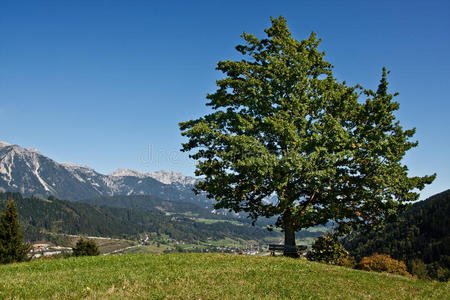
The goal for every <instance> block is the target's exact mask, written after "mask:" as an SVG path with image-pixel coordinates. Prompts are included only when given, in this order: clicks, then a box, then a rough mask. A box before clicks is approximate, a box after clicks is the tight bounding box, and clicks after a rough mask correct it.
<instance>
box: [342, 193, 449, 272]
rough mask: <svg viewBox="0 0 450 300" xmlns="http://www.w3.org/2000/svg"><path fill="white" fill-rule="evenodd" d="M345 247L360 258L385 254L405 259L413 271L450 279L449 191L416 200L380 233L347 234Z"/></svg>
mask: <svg viewBox="0 0 450 300" xmlns="http://www.w3.org/2000/svg"><path fill="white" fill-rule="evenodd" d="M344 246H345V247H346V248H347V250H349V251H350V252H351V254H352V255H354V256H355V257H356V258H357V259H358V260H359V259H361V258H362V257H364V256H369V255H371V254H373V253H385V254H389V255H391V256H392V257H393V258H396V259H400V260H403V261H405V262H406V263H407V265H408V268H409V269H410V271H411V272H412V273H416V274H417V275H419V276H426V274H424V272H426V273H428V276H429V277H431V278H434V279H440V280H444V281H447V280H448V279H449V278H450V190H447V191H445V192H442V193H439V194H436V195H434V196H432V197H430V198H428V199H427V200H424V201H420V202H416V203H414V204H413V205H412V206H411V207H410V208H409V209H408V210H407V211H406V212H405V213H404V215H403V216H402V217H400V219H399V221H398V222H395V223H392V224H388V225H387V226H386V228H385V229H384V230H383V231H381V232H379V233H376V232H373V233H369V234H355V235H352V236H350V237H348V238H347V239H345V240H344ZM423 263H425V266H424V265H423ZM418 268H419V269H418ZM419 273H420V274H419Z"/></svg>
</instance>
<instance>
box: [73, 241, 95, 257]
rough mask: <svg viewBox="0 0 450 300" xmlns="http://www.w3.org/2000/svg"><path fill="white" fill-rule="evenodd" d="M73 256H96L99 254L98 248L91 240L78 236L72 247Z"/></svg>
mask: <svg viewBox="0 0 450 300" xmlns="http://www.w3.org/2000/svg"><path fill="white" fill-rule="evenodd" d="M73 255H74V256H96V255H100V250H99V249H98V246H97V244H96V243H95V241H93V240H88V239H84V238H80V239H79V240H78V242H77V244H76V245H75V248H73Z"/></svg>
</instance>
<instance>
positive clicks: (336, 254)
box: [306, 233, 353, 267]
mask: <svg viewBox="0 0 450 300" xmlns="http://www.w3.org/2000/svg"><path fill="white" fill-rule="evenodd" d="M306 258H308V260H312V261H318V262H325V263H328V264H332V265H340V266H346V267H353V263H352V258H351V257H350V255H349V253H348V251H347V250H345V249H344V247H343V246H342V245H341V243H340V242H339V241H338V239H337V238H336V236H335V235H333V234H331V233H326V234H324V235H322V236H320V237H318V238H317V239H316V240H315V241H314V244H313V245H312V249H311V251H309V252H308V253H307V255H306Z"/></svg>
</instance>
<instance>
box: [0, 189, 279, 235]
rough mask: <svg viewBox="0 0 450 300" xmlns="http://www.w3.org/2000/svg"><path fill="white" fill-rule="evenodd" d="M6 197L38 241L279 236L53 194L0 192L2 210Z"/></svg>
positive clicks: (258, 229) (222, 223)
mask: <svg viewBox="0 0 450 300" xmlns="http://www.w3.org/2000/svg"><path fill="white" fill-rule="evenodd" d="M8 198H12V199H14V200H15V202H16V205H17V210H18V212H19V217H20V222H21V226H22V228H23V231H24V234H25V238H26V240H28V241H35V240H40V239H41V238H43V237H44V236H45V233H46V232H53V233H65V234H85V235H90V236H105V237H120V238H136V237H137V236H139V234H142V233H150V232H155V233H157V234H165V235H168V236H169V237H171V238H173V239H176V240H182V241H197V240H200V241H204V240H207V239H210V238H211V239H222V238H226V237H229V238H241V239H245V240H250V239H257V240H264V238H267V237H270V236H277V235H280V234H279V233H277V232H269V231H267V230H265V229H264V228H261V227H252V226H249V225H246V224H242V225H237V224H233V223H230V222H226V221H224V222H215V223H214V222H213V223H211V224H207V223H202V222H196V221H195V220H192V219H191V218H188V217H183V216H174V215H166V214H165V213H163V212H157V211H155V212H148V211H143V210H137V209H130V208H117V207H106V206H101V207H100V206H93V205H89V204H86V203H79V202H69V201H63V200H58V199H55V198H53V197H50V198H49V199H41V198H36V197H30V198H25V197H22V196H21V195H20V194H18V193H0V207H1V209H3V207H4V206H5V203H6V200H7V199H8Z"/></svg>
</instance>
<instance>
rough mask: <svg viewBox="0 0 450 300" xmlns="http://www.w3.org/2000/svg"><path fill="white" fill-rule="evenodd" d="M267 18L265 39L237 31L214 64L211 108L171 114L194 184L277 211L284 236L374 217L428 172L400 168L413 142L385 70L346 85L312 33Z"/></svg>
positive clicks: (220, 202)
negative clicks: (196, 114) (191, 114)
mask: <svg viewBox="0 0 450 300" xmlns="http://www.w3.org/2000/svg"><path fill="white" fill-rule="evenodd" d="M271 20H272V25H271V27H270V28H268V29H265V33H266V34H267V37H266V38H264V39H258V38H257V37H256V36H254V35H252V34H247V33H243V35H242V37H243V39H244V41H245V44H244V45H238V46H237V47H236V50H237V51H238V52H240V54H241V55H242V57H243V58H242V60H240V61H232V60H228V61H220V62H219V63H218V65H217V69H218V70H220V71H222V72H223V73H224V78H222V79H220V80H218V81H217V86H218V88H217V90H216V92H215V93H212V94H208V95H207V99H208V102H207V106H209V107H210V108H211V109H212V112H211V113H210V114H208V115H205V116H203V117H201V118H199V119H196V120H190V121H186V122H182V123H180V129H181V131H182V135H183V136H185V137H187V139H188V141H187V142H186V143H184V144H183V146H182V151H187V152H190V156H191V157H192V158H194V159H195V160H197V165H196V175H197V176H201V178H202V179H201V180H200V182H199V183H198V184H197V185H196V191H197V192H205V193H206V194H207V196H208V197H210V198H214V199H215V200H216V204H215V207H216V208H218V209H219V208H224V209H229V210H233V211H235V212H239V211H244V212H247V213H248V214H249V216H250V217H251V218H253V219H254V220H256V219H257V218H258V217H260V216H263V217H272V216H278V221H277V223H276V224H275V225H276V226H280V227H281V228H282V229H283V230H284V231H285V244H287V245H294V244H295V231H298V230H301V229H303V228H307V227H311V226H314V225H318V224H325V223H326V222H328V221H329V220H333V221H334V222H335V223H336V224H338V227H337V230H338V231H339V232H340V233H344V232H348V231H349V230H350V229H352V228H353V229H354V228H357V227H359V226H376V225H379V224H381V223H382V222H383V221H384V220H385V219H386V218H389V217H391V216H393V215H395V214H396V213H397V210H398V209H399V208H400V207H402V206H403V204H404V203H407V202H409V201H413V200H416V199H417V198H418V196H419V194H418V193H417V190H416V189H422V188H424V186H425V185H426V184H429V183H431V182H432V181H433V179H434V177H435V175H431V176H423V177H409V176H408V168H407V166H405V165H404V164H403V163H402V158H403V157H404V155H405V153H406V152H407V151H408V150H409V149H411V148H413V147H416V146H417V142H416V141H411V138H412V137H413V135H414V133H415V130H414V129H406V130H405V129H403V128H402V126H400V124H399V122H398V121H397V120H396V117H395V114H394V113H395V111H396V110H398V109H399V103H398V102H395V101H394V96H396V94H394V95H392V94H390V93H388V81H387V74H388V72H387V71H386V70H385V69H384V68H383V71H382V76H381V80H380V84H379V86H378V89H377V90H375V91H372V90H370V89H364V88H363V87H361V86H360V85H356V86H348V85H347V84H346V83H345V82H339V81H338V80H337V79H336V78H335V77H334V76H333V73H332V69H333V67H332V65H331V64H330V63H328V62H327V61H325V60H324V55H325V53H324V52H321V51H319V50H318V46H319V43H320V41H321V40H320V39H318V38H317V37H316V34H315V33H311V35H310V36H309V38H308V39H305V40H302V41H297V40H296V39H294V38H293V37H292V36H291V32H290V31H289V29H288V27H287V24H286V20H285V19H284V18H283V17H279V18H272V19H271ZM273 195H276V198H277V200H276V201H275V202H270V201H267V199H268V197H271V196H273Z"/></svg>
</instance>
